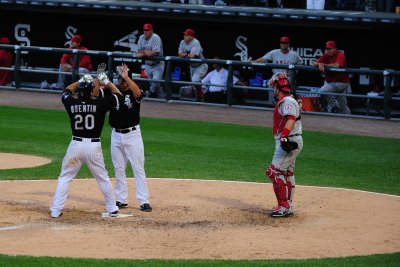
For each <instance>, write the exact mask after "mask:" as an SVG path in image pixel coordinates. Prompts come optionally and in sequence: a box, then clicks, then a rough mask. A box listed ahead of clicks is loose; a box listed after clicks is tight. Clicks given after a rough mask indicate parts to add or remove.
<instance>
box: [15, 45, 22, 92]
mask: <svg viewBox="0 0 400 267" xmlns="http://www.w3.org/2000/svg"><path fill="white" fill-rule="evenodd" d="M14 49H15V63H14V81H15V89H17V90H18V89H19V88H20V87H21V47H20V46H19V45H16V46H15V47H14Z"/></svg>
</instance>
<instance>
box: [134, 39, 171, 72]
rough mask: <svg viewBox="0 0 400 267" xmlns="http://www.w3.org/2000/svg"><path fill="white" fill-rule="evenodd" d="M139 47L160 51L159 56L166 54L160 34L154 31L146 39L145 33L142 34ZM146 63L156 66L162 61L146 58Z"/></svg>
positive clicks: (139, 48)
mask: <svg viewBox="0 0 400 267" xmlns="http://www.w3.org/2000/svg"><path fill="white" fill-rule="evenodd" d="M137 49H138V50H143V49H144V50H150V51H154V52H157V53H158V56H160V57H162V56H163V55H164V52H163V51H164V49H163V44H162V41H161V38H160V36H158V34H155V33H153V34H152V35H151V37H150V38H149V39H147V40H146V38H145V37H144V34H142V35H140V37H139V40H138V44H137ZM145 62H146V65H149V66H155V65H157V64H159V63H160V61H155V60H148V59H146V60H145Z"/></svg>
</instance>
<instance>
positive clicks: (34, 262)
mask: <svg viewBox="0 0 400 267" xmlns="http://www.w3.org/2000/svg"><path fill="white" fill-rule="evenodd" d="M399 263H400V253H394V254H381V255H371V256H363V257H360V256H357V257H346V258H326V259H308V260H248V261H244V260H111V259H105V260H100V259H71V258H54V257H28V256H8V255H1V254H0V266H9V267H12V266H18V267H25V266H26V267H32V266H41V267H51V266H54V267H59V266H74V267H88V266H95V267H108V266H113V267H128V266H141V267H147V266H148V267H158V266H168V267H182V266H185V267H186V266H190V267H206V266H218V267H225V266H234V267H235V266H236V267H242V266H255V267H258V266H279V267H281V266H282V267H302V266H306V267H313V266H322V267H326V266H329V267H348V266H352V267H366V266H368V267H371V266H382V267H398V266H399Z"/></svg>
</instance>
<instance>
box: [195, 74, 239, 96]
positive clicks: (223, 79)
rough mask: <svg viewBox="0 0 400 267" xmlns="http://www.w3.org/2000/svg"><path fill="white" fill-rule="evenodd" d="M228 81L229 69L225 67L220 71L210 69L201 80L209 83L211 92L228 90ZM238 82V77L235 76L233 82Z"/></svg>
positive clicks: (205, 83) (206, 83) (203, 82)
mask: <svg viewBox="0 0 400 267" xmlns="http://www.w3.org/2000/svg"><path fill="white" fill-rule="evenodd" d="M227 81H228V70H227V69H225V68H221V69H220V70H219V71H217V70H213V71H210V72H209V73H208V74H207V75H206V77H204V78H203V80H201V83H202V84H204V85H209V84H211V85H210V86H209V88H208V91H209V92H221V91H226V84H227ZM237 82H238V78H236V77H235V76H233V84H236V83H237Z"/></svg>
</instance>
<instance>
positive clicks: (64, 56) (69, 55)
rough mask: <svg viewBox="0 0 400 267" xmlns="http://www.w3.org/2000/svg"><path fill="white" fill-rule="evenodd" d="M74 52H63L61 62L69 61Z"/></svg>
mask: <svg viewBox="0 0 400 267" xmlns="http://www.w3.org/2000/svg"><path fill="white" fill-rule="evenodd" d="M71 55H72V54H63V55H62V57H61V62H60V63H61V64H65V63H68V62H69V58H70V57H71Z"/></svg>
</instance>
